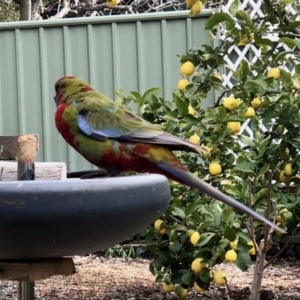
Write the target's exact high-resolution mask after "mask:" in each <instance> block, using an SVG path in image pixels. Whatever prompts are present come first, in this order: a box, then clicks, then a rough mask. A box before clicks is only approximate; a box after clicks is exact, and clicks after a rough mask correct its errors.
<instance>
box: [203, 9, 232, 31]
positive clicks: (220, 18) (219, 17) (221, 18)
mask: <svg viewBox="0 0 300 300" xmlns="http://www.w3.org/2000/svg"><path fill="white" fill-rule="evenodd" d="M225 21H227V22H230V23H235V21H234V19H233V18H232V17H231V16H230V15H229V14H227V13H223V12H219V13H215V14H213V15H212V16H211V17H210V18H209V19H208V20H207V22H206V24H205V29H213V28H214V27H215V26H216V25H218V24H219V23H221V22H225Z"/></svg>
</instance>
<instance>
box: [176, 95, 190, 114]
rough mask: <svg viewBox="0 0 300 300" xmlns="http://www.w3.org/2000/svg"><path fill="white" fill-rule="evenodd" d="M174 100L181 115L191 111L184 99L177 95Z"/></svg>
mask: <svg viewBox="0 0 300 300" xmlns="http://www.w3.org/2000/svg"><path fill="white" fill-rule="evenodd" d="M174 100H175V104H176V107H177V110H178V112H179V113H180V114H181V115H185V114H187V113H188V112H189V106H188V104H187V103H185V102H184V101H182V100H181V99H180V98H179V97H175V99H174Z"/></svg>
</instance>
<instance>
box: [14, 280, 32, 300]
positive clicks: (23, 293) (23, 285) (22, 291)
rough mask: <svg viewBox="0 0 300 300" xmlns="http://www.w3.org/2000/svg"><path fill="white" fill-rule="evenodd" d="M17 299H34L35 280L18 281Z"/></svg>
mask: <svg viewBox="0 0 300 300" xmlns="http://www.w3.org/2000/svg"><path fill="white" fill-rule="evenodd" d="M17 300H34V282H32V281H18V290H17Z"/></svg>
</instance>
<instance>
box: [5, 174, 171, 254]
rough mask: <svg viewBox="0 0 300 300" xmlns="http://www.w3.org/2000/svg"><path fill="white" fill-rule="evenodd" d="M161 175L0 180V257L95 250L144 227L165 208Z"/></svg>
mask: <svg viewBox="0 0 300 300" xmlns="http://www.w3.org/2000/svg"><path fill="white" fill-rule="evenodd" d="M169 199H170V188H169V183H168V180H167V179H166V178H165V177H164V176H161V175H140V176H126V177H118V178H104V179H85V180H79V179H68V180H49V181H11V182H2V183H0V212H1V213H0V245H1V246H0V260H24V259H40V258H53V257H62V256H72V255H80V254H87V253H93V252H97V251H100V250H105V249H107V248H109V247H111V246H113V245H115V244H118V243H120V242H122V241H124V240H126V239H128V238H130V237H132V236H133V235H135V234H137V233H138V232H139V231H140V230H142V229H143V228H145V227H146V226H147V225H149V224H150V223H151V222H153V221H154V220H155V219H156V218H157V217H158V216H160V215H161V214H162V213H163V212H164V210H165V209H166V208H167V206H168V203H169Z"/></svg>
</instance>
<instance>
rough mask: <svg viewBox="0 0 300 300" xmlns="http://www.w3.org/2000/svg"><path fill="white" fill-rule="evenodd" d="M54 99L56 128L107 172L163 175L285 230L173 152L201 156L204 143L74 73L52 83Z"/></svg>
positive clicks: (77, 148)
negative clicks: (171, 129) (195, 171)
mask: <svg viewBox="0 0 300 300" xmlns="http://www.w3.org/2000/svg"><path fill="white" fill-rule="evenodd" d="M54 101H55V103H56V112H55V125H56V128H57V130H58V132H59V133H60V134H61V135H62V137H63V138H64V139H65V141H66V142H67V143H68V144H69V145H71V146H72V147H73V148H74V149H75V150H76V151H77V152H79V153H80V154H81V155H82V156H83V157H84V158H85V159H86V160H87V161H89V162H90V163H91V164H93V165H95V166H96V167H98V168H100V169H105V170H106V171H107V172H108V173H109V174H111V175H117V174H120V173H122V172H129V171H131V172H137V173H156V174H162V175H164V176H166V177H167V178H169V179H171V180H174V181H176V182H178V183H180V184H183V185H186V186H189V187H191V188H196V189H198V190H199V191H200V192H201V193H205V194H207V195H209V196H211V197H213V198H215V199H218V200H220V201H222V202H223V203H225V204H227V205H230V206H232V207H233V208H235V209H238V210H240V211H241V212H243V213H246V214H249V215H251V216H252V217H254V218H256V219H258V220H260V221H263V222H265V223H267V224H268V225H269V226H271V227H274V228H275V229H276V230H278V231H280V232H282V233H285V231H284V230H283V229H282V228H280V227H278V226H277V225H275V224H274V223H273V222H271V221H270V220H268V219H267V218H265V217H264V216H262V215H260V214H258V213H256V212H255V211H254V210H252V209H251V208H249V207H247V206H246V205H244V204H242V203H241V202H239V201H237V200H235V199H233V198H231V197H230V196H228V195H226V194H224V193H223V192H221V191H220V190H219V189H217V188H215V187H213V186H211V185H210V184H209V183H207V182H205V181H204V180H202V179H200V178H199V177H198V176H196V175H194V174H193V173H191V172H190V171H189V170H188V169H187V167H186V166H185V165H184V164H183V163H182V162H180V160H179V159H178V158H177V157H176V155H175V154H174V153H173V151H174V150H175V151H176V150H184V151H191V152H195V153H198V154H200V155H201V153H203V152H205V151H207V149H206V148H205V147H203V146H200V145H196V144H193V143H190V142H188V141H186V140H183V139H181V138H179V137H176V136H174V135H172V134H169V133H167V132H165V131H164V130H163V129H162V128H161V127H159V126H158V125H156V124H152V123H150V122H148V121H146V120H144V119H143V118H142V117H141V116H139V115H138V114H137V113H135V112H133V111H132V110H130V109H129V108H127V107H125V106H123V105H121V104H118V103H117V102H115V101H113V100H111V99H109V98H108V97H107V96H105V95H104V94H102V93H101V92H99V91H97V90H95V89H93V88H92V87H91V86H90V85H89V83H88V82H86V81H84V80H83V79H81V78H79V77H76V76H64V77H61V78H60V79H58V80H57V81H56V82H55V97H54Z"/></svg>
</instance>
